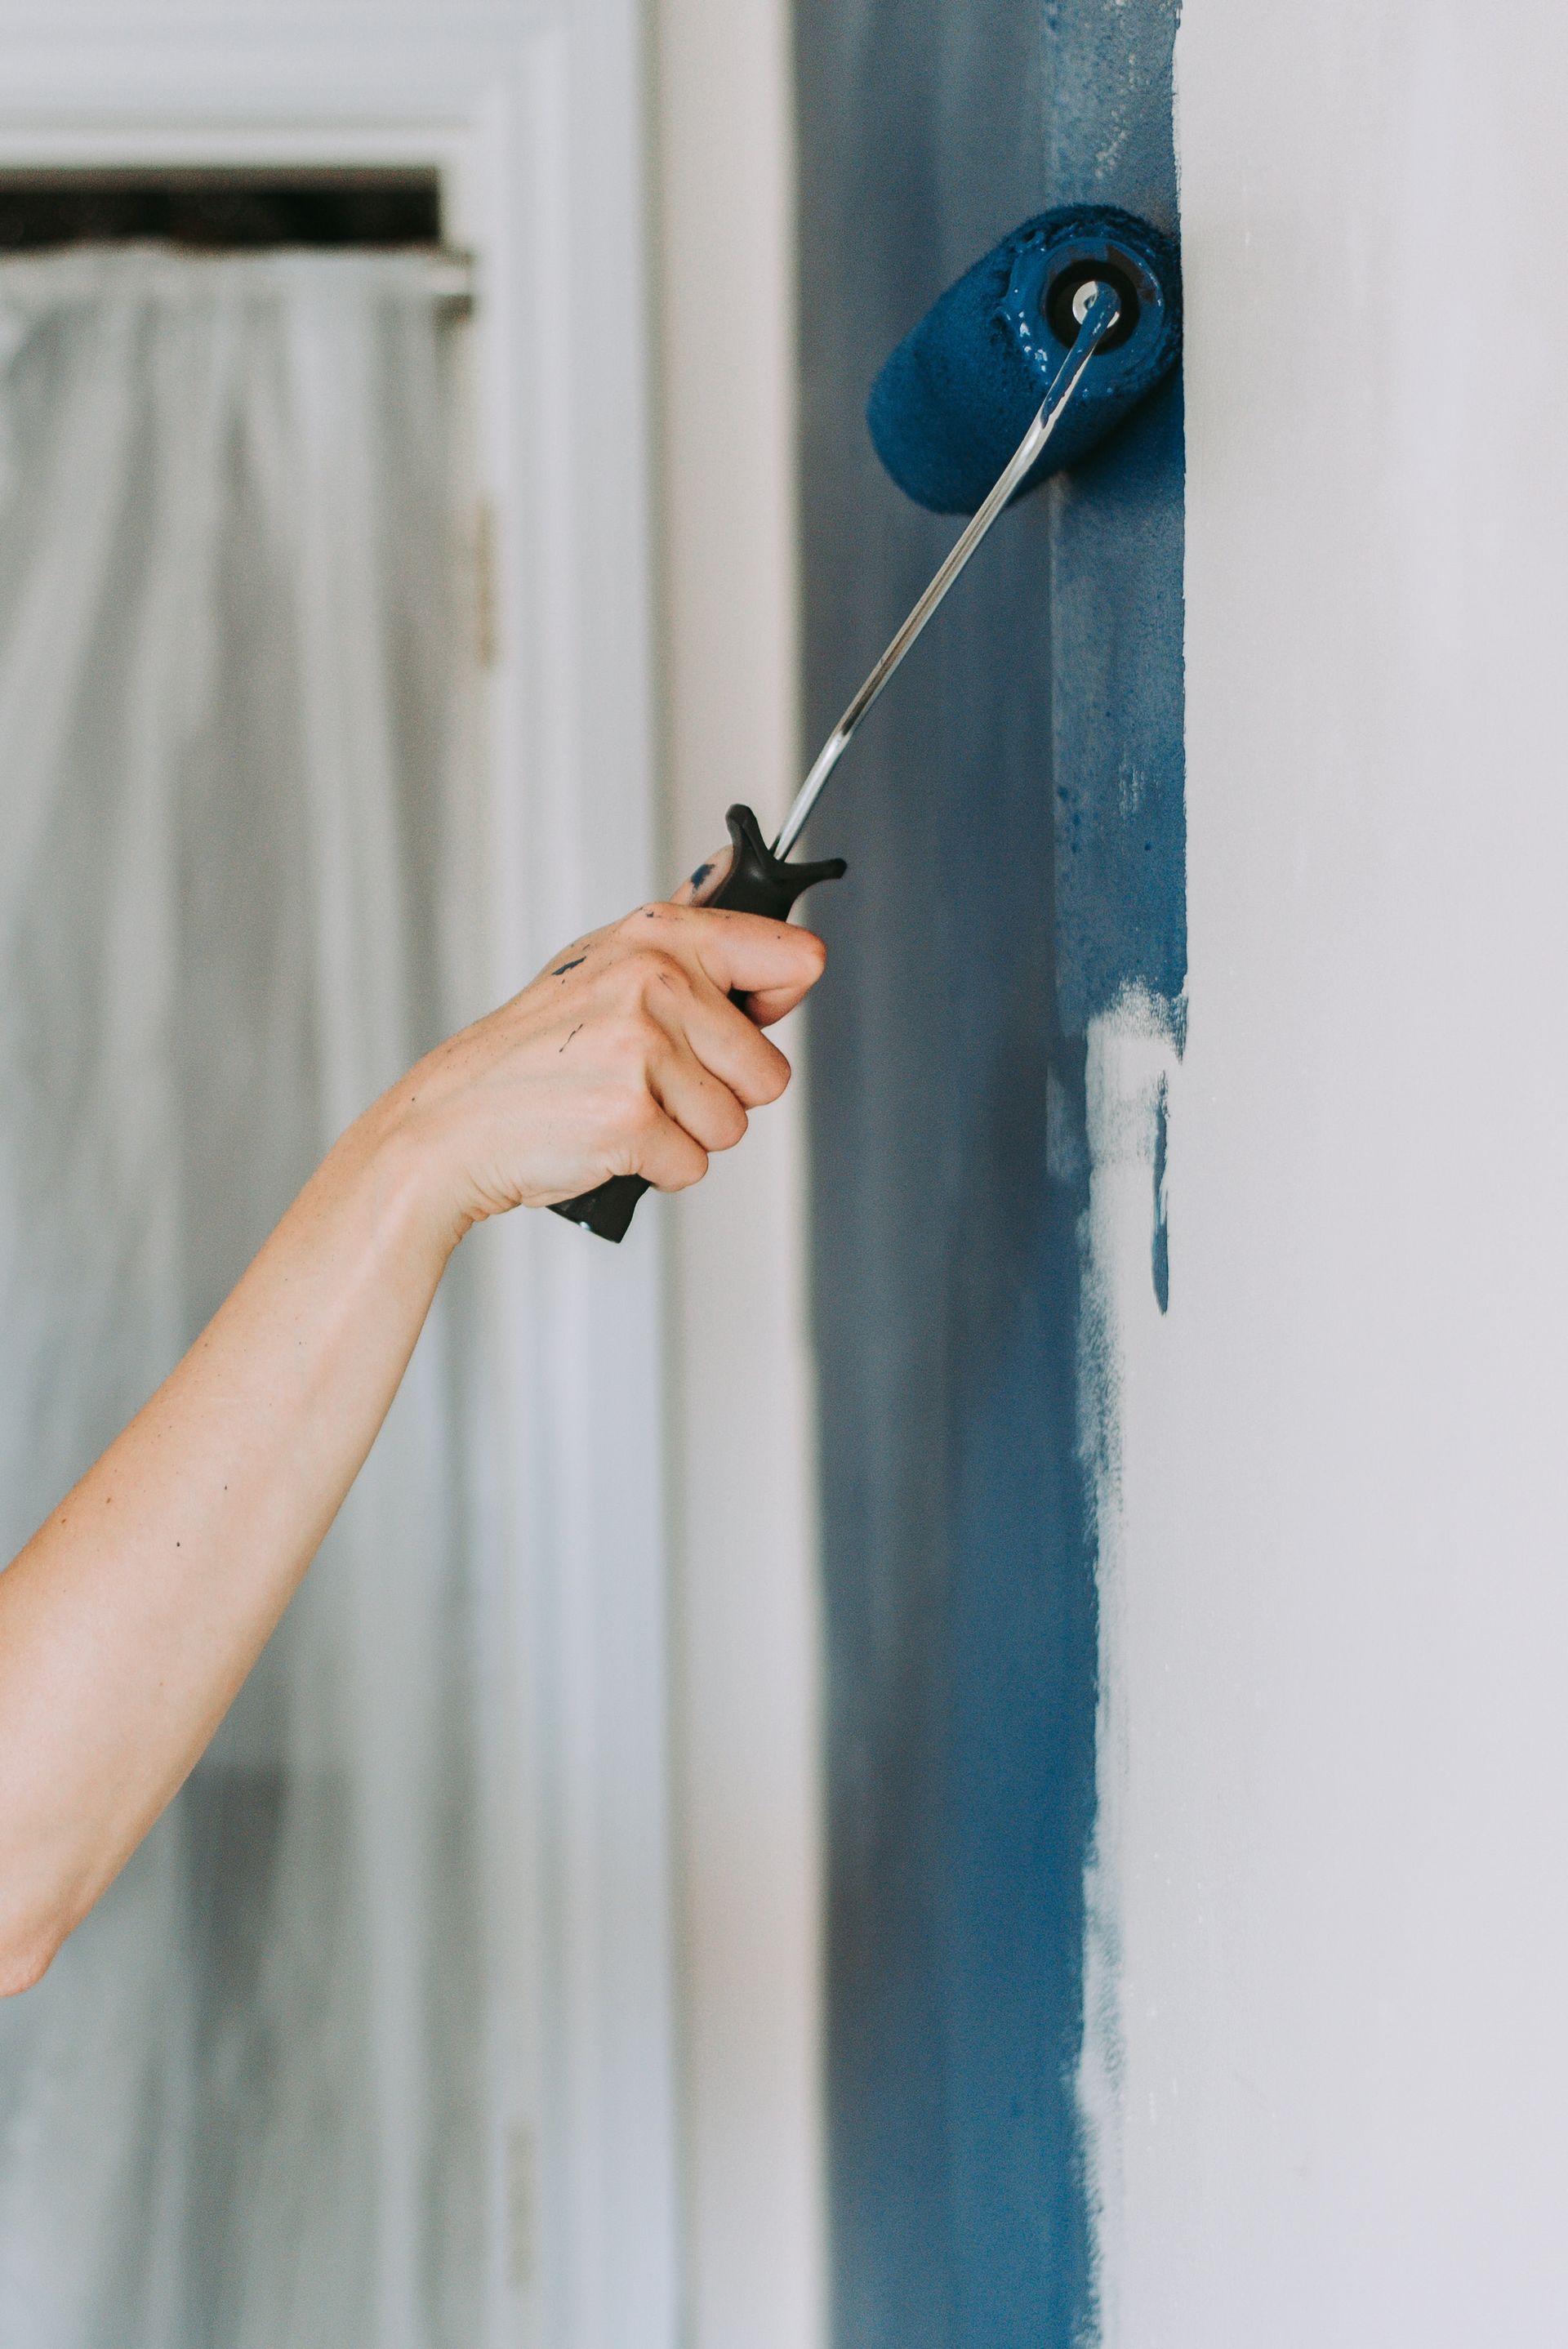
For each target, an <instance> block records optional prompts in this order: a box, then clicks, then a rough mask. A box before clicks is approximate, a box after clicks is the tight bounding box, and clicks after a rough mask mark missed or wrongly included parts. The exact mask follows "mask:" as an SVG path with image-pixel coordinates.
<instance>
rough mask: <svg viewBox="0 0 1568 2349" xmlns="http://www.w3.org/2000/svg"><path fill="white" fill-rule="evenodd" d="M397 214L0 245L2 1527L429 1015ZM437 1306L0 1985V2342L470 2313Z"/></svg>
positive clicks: (473, 1943) (417, 617)
mask: <svg viewBox="0 0 1568 2349" xmlns="http://www.w3.org/2000/svg"><path fill="white" fill-rule="evenodd" d="M449 339H450V338H449V336H447V335H446V334H445V333H444V330H443V327H442V325H441V320H440V316H439V309H438V300H437V298H436V295H435V292H434V289H433V285H432V281H431V278H430V276H429V274H428V268H427V266H426V264H423V263H422V262H421V261H420V260H419V259H418V256H415V255H407V256H382V257H376V256H367V255H319V256H317V255H304V254H301V255H293V254H291V255H286V256H265V257H256V258H251V257H245V258H234V259H219V260H211V259H205V258H182V257H181V256H178V255H174V254H160V253H157V252H154V251H130V252H121V253H119V254H115V253H108V252H104V253H95V252H83V253H78V254H65V255H60V256H51V257H47V258H45V259H41V260H27V261H10V262H5V263H4V264H0V1541H3V1543H4V1551H3V1555H4V1556H5V1557H8V1556H10V1555H11V1554H12V1552H13V1551H14V1550H15V1547H17V1546H18V1545H19V1544H20V1543H21V1542H22V1541H23V1540H24V1539H25V1537H26V1535H27V1534H28V1532H29V1531H30V1530H31V1529H32V1527H33V1526H35V1525H36V1523H37V1521H38V1520H39V1519H40V1518H41V1517H42V1516H44V1515H45V1514H46V1512H47V1510H48V1508H49V1506H50V1505H51V1504H52V1503H53V1502H54V1501H55V1500H56V1499H57V1497H58V1496H59V1495H60V1493H61V1492H62V1491H63V1490H64V1489H65V1487H66V1486H67V1484H68V1483H69V1482H70V1480H71V1479H72V1478H73V1477H74V1476H75V1475H77V1473H78V1472H79V1471H80V1470H81V1469H82V1468H83V1467H84V1466H85V1465H86V1464H87V1463H88V1460H89V1459H90V1458H91V1457H92V1456H93V1454H95V1453H96V1452H97V1451H98V1449H99V1448H100V1447H101V1445H102V1444H104V1443H106V1442H107V1441H108V1438H109V1437H110V1436H112V1435H113V1434H114V1433H115V1431H116V1430H117V1428H119V1426H120V1425H121V1424H122V1423H123V1422H124V1421H125V1420H126V1419H127V1418H128V1417H129V1415H130V1413H132V1412H133V1411H134V1410H135V1409H136V1407H137V1406H138V1405H139V1403H140V1402H142V1400H143V1399H144V1398H145V1396H146V1395H147V1394H148V1392H150V1389H151V1388H152V1386H153V1385H154V1384H155V1383H156V1381H158V1379H159V1378H160V1376H161V1375H162V1373H163V1372H164V1371H166V1370H167V1369H168V1368H169V1366H170V1363H171V1362H172V1361H174V1360H175V1358H176V1356H177V1355H178V1354H179V1352H180V1351H181V1349H182V1348H183V1347H184V1346H185V1345H186V1344H187V1343H188V1342H189V1340H191V1337H192V1336H193V1335H194V1334H195V1332H196V1331H197V1330H198V1329H199V1328H200V1326H201V1323H202V1321H203V1320H204V1319H205V1318H206V1317H207V1315H208V1314H209V1313H210V1312H211V1309H213V1307H214V1306H215V1305H216V1304H217V1302H218V1300H219V1299H220V1298H221V1297H222V1294H223V1292H224V1290H225V1288H227V1287H228V1285H229V1284H230V1283H231V1282H232V1279H233V1278H234V1277H235V1276H236V1275H237V1274H238V1272H239V1271H240V1270H241V1268H242V1266H243V1264H244V1262H245V1261H246V1259H247V1257H248V1256H249V1255H250V1254H251V1253H252V1252H253V1249H254V1248H255V1247H256V1246H257V1245H258V1244H259V1242H260V1241H261V1239H262V1238H263V1236H264V1234H265V1232H266V1230H267V1228H268V1226H269V1225H270V1224H271V1222H272V1221H273V1219H274V1218H275V1216H277V1215H278V1213H279V1212H280V1211H281V1209H282V1208H283V1207H284V1206H285V1204H286V1203H287V1201H288V1199H289V1197H290V1195H291V1194H292V1193H293V1191H294V1188H295V1187H296V1186H297V1185H298V1184H299V1183H300V1181H301V1180H302V1179H303V1177H304V1174H306V1173H307V1172H308V1170H309V1168H310V1167H311V1165H312V1164H314V1162H315V1159H316V1158H317V1157H318V1156H319V1155H320V1154H321V1153H322V1152H323V1151H324V1150H325V1147H326V1145H327V1144H328V1143H329V1142H330V1141H331V1140H332V1138H333V1136H334V1135H335V1133H336V1132H337V1131H338V1130H339V1129H340V1128H341V1127H342V1126H343V1125H344V1124H345V1123H346V1122H347V1121H348V1120H349V1119H350V1118H351V1117H352V1116H353V1115H354V1114H355V1112H356V1111H357V1110H358V1109H360V1108H361V1107H362V1106H363V1105H364V1104H365V1103H366V1102H367V1101H369V1100H370V1099H371V1098H372V1096H373V1095H374V1094H375V1093H376V1092H377V1091H378V1090H379V1089H380V1088H381V1087H382V1086H384V1085H385V1084H386V1083H387V1082H388V1081H390V1079H391V1078H392V1077H393V1076H394V1075H395V1074H396V1073H397V1071H399V1070H401V1069H402V1068H403V1067H404V1066H405V1065H406V1064H407V1061H409V1060H410V1059H411V1058H412V1057H413V1056H414V1055H415V1054H416V1053H417V1052H418V1050H421V1049H422V1048H423V1047H424V1046H425V1045H426V1044H427V1043H428V1042H429V1041H430V1040H433V1039H434V1037H435V1036H436V1034H437V1033H438V1030H440V1028H441V1026H442V1024H443V1020H444V1019H446V1018H447V1017H449V1014H450V1009H451V1007H450V1003H449V1000H448V998H449V993H450V984H449V971H448V968H447V966H446V964H445V962H444V959H443V945H442V941H443V937H444V936H449V933H450V931H451V928H452V923H451V920H450V918H449V916H443V905H444V904H447V903H448V902H449V899H450V897H451V893H452V891H453V889H454V888H458V890H459V895H460V877H459V883H454V881H453V878H452V867H451V863H450V851H451V847H452V844H453V843H455V842H457V841H458V840H459V839H460V837H461V836H462V831H463V826H462V800H463V791H462V777H461V773H460V762H459V761H458V759H457V758H456V756H455V753H454V750H453V745H454V743H455V742H456V741H457V740H459V737H460V735H461V733H462V731H463V728H462V724H461V722H460V711H459V707H458V703H459V700H460V699H461V696H462V685H461V681H460V659H459V648H458V643H457V636H458V631H457V629H456V627H455V623H454V614H455V611H456V603H455V598H454V593H453V584H452V583H453V579H454V576H455V574H454V564H453V538H454V533H453V525H452V518H451V517H452V511H453V508H452V490H451V480H452V471H453V458H452V450H453V443H454V421H453V393H452V388H451V381H450V354H449V349H448V347H447V346H448V344H449ZM460 1309H461V1301H460V1299H457V1300H453V1299H446V1300H444V1302H443V1304H442V1306H441V1307H440V1309H438V1317H437V1319H435V1320H434V1321H433V1322H432V1325H431V1327H430V1329H429V1330H428V1332H427V1335H426V1337H425V1340H423V1341H422V1343H421V1346H420V1349H419V1350H418V1354H417V1356H416V1359H415V1362H414V1365H413V1368H412V1370H411V1371H410V1373H409V1376H408V1378H407V1381H406V1383H405V1386H404V1389H403V1392H402V1393H401V1395H400V1397H399V1399H398V1401H397V1404H396V1406H395V1408H394V1412H393V1414H392V1418H391V1420H390V1422H389V1423H388V1426H387V1430H386V1432H385V1433H384V1435H383V1438H382V1440H381V1442H380V1443H379V1444H377V1448H376V1451H375V1454H373V1456H372V1459H371V1462H370V1464H369V1465H368V1467H367V1468H366V1472H365V1474H364V1475H362V1477H361V1478H360V1480H359V1483H358V1485H356V1489H355V1491H354V1493H353V1495H352V1496H351V1498H350V1500H349V1502H348V1504H347V1506H346V1508H345V1509H344V1511H343V1514H342V1516H341V1517H340V1519H339V1522H338V1524H337V1525H336V1526H335V1528H334V1530H333V1532H332V1534H331V1536H330V1537H329V1538H328V1541H327V1544H326V1547H325V1549H324V1551H323V1553H322V1556H321V1558H320V1559H319V1561H318V1563H317V1565H316V1567H315V1569H314V1570H313V1572H312V1575H311V1576H310V1578H309V1579H308V1581H307V1584H306V1586H305V1589H304V1593H303V1594H302V1597H301V1599H299V1600H298V1601H297V1602H296V1605H295V1607H294V1609H292V1610H291V1613H290V1615H289V1617H288V1618H287V1619H286V1620H285V1622H284V1627H283V1630H282V1631H281V1632H280V1634H279V1635H278V1637H277V1638H276V1640H274V1641H273V1645H272V1647H271V1648H270V1649H269V1651H268V1652H267V1654H266V1656H265V1657H264V1658H263V1662H262V1665H261V1667H260V1668H259V1670H258V1671H257V1672H256V1674H255V1676H254V1678H253V1681H252V1682H251V1684H250V1685H249V1686H248V1687H247V1688H246V1690H245V1691H244V1692H243V1694H242V1698H241V1700H240V1702H239V1704H238V1705H237V1707H236V1708H235V1711H234V1713H233V1714H232V1716H231V1718H230V1720H229V1722H228V1723H226V1724H225V1726H224V1728H223V1730H222V1733H220V1736H219V1738H218V1741H217V1743H216V1744H215V1745H214V1746H213V1747H212V1749H211V1753H210V1754H209V1755H208V1756H207V1758H206V1759H205V1760H204V1761H203V1762H202V1764H201V1765H200V1767H199V1768H198V1770H197V1772H196V1774H195V1775H194V1777H193V1779H192V1780H191V1784H190V1785H189V1786H188V1787H187V1788H186V1790H185V1792H184V1793H183V1794H182V1795H181V1797H180V1799H179V1801H178V1803H177V1804H176V1805H175V1806H174V1808H173V1810H172V1811H171V1812H170V1814H169V1816H167V1817H166V1818H165V1820H164V1821H163V1822H162V1824H161V1826H160V1827H159V1828H158V1829H157V1830H156V1831H155V1833H154V1834H153V1836H152V1837H151V1838H150V1840H149V1842H148V1844H147V1845H146V1846H145V1847H144V1848H143V1849H142V1850H141V1852H140V1853H139V1855H138V1856H137V1857H136V1858H135V1860H134V1861H133V1862H132V1863H131V1865H130V1866H129V1868H128V1869H127V1870H126V1872H125V1874H124V1876H123V1878H121V1880H120V1881H119V1884H118V1885H117V1886H116V1887H115V1888H114V1889H113V1890H112V1891H111V1892H110V1893H109V1895H108V1897H107V1898H106V1899H105V1900H104V1901H103V1902H102V1904H101V1905H100V1907H99V1909H98V1911H97V1912H96V1913H95V1914H94V1915H93V1916H92V1917H91V1918H90V1919H89V1920H88V1921H87V1923H86V1924H85V1925H83V1927H82V1928H81V1929H80V1930H79V1931H78V1932H77V1934H76V1935H75V1936H74V1938H73V1939H72V1940H71V1941H70V1942H69V1943H68V1944H67V1947H66V1949H65V1950H64V1951H63V1952H62V1954H61V1955H60V1956H59V1958H58V1959H57V1961H56V1963H55V1966H54V1968H53V1970H52V1971H51V1973H50V1974H49V1976H48V1977H47V1978H46V1981H45V1982H44V1983H43V1984H42V1985H41V1986H40V1987H39V1988H38V1989H36V1991H34V1992H29V1993H28V1994H26V1996H25V1997H23V1998H21V1999H17V2000H13V2001H10V2002H6V2003H5V2004H4V2005H3V2006H0V2344H4V2349H209V2344H211V2349H356V2344H365V2345H366V2349H416V2344H418V2349H426V2344H443V2349H444V2344H454V2349H456V2344H461V2349H472V2344H474V2342H475V2341H476V2340H477V2339H478V2337H479V2333H480V2322H479V2319H478V2316H477V2314H476V2308H477V2296H478V2293H479V2289H480V2284H479V2279H480V2271H481V2268H482V2265H483V2246H482V2243H481V2240H480V2233H481V2220H480V2212H481V2209H483V2207H484V2201H485V2196H484V2191H483V2177H482V2174H481V2173H482V2171H483V2166H484V2144H485V2141H486V2133H487V2129H488V2127H489V2123H488V2120H487V2116H486V2114H485V2111H484V2086H485V2072H486V2067H485V2063H484V2032H485V2023H484V2016H485V2012H486V1991H485V1982H484V1979H483V1973H484V1968H483V1962H482V1955H481V1953H482V1949H483V1930H482V1926H483V1909H484V1901H483V1899H482V1897H481V1892H482V1888H481V1884H480V1875H481V1869H480V1858H479V1852H478V1847H477V1837H476V1831H475V1829H474V1827H473V1825H472V1822H473V1821H474V1819H475V1817H476V1816H477V1805H476V1801H475V1799H474V1796H475V1785H474V1779H475V1772H476V1767H477V1764H476V1762H475V1758H474V1754H473V1752H472V1750H471V1748H472V1736H471V1731H470V1726H469V1724H470V1723H471V1721H472V1718H473V1712H472V1707H471V1704H470V1701H469V1700H470V1693H471V1682H472V1661H473V1657H474V1652H475V1648H476V1643H477V1642H479V1641H480V1640H482V1638H483V1630H484V1627H483V1623H482V1621H481V1619H480V1593H479V1590H478V1587H477V1578H476V1576H475V1574H474V1572H473V1570H472V1568H471V1566H470V1565H469V1563H468V1562H467V1561H468V1556H469V1551H468V1546H467V1544H466V1541H465V1523H466V1518H467V1514H468V1495H469V1489H470V1486H471V1482H472V1479H471V1475H470V1474H469V1470H468V1469H467V1468H466V1467H465V1464H464V1459H463V1456H462V1449H461V1442H460V1436H459V1427H460V1422H461V1417H462V1414H461V1413H460V1411H459V1407H458V1402H459V1398H458V1396H457V1392H456V1385H455V1381H457V1379H458V1377H459V1375H460V1366H461V1358H462V1355H463V1352H464V1348H463V1346H462V1344H461V1343H460V1342H459V1336H460V1333H459V1332H457V1331H455V1330H454V1326H453V1319H452V1317H453V1315H454V1313H457V1312H459V1311H460Z"/></svg>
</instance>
